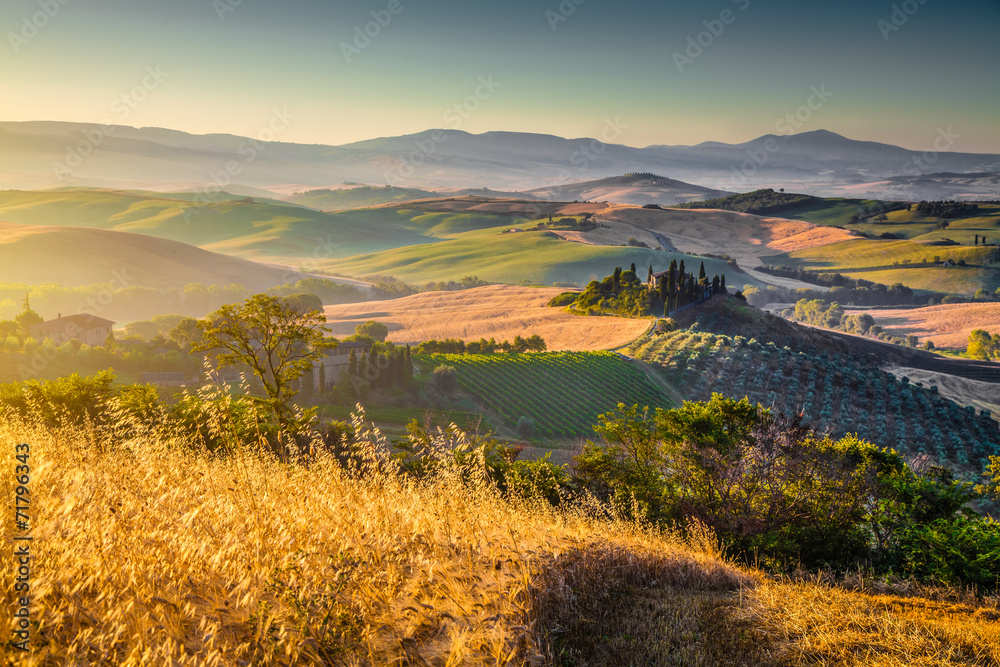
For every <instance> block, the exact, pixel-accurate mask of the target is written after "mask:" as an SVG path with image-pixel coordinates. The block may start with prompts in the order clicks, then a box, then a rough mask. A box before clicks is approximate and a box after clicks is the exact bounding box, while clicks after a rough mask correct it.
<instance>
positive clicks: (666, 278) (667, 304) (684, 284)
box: [649, 259, 728, 316]
mask: <svg viewBox="0 0 1000 667" xmlns="http://www.w3.org/2000/svg"><path fill="white" fill-rule="evenodd" d="M649 276H650V278H651V279H652V278H653V273H652V267H650V273H649ZM727 293H728V291H727V289H726V274H722V275H721V276H719V275H715V276H713V277H712V279H711V280H709V279H708V274H706V273H705V262H702V263H701V266H700V267H699V269H698V276H697V277H695V275H694V273H688V272H687V270H686V269H685V266H684V260H683V259H682V260H681V261H680V264H678V263H677V260H671V262H670V266H669V267H668V268H667V270H666V271H665V272H664V273H662V274H661V275H659V276H658V277H656V290H655V291H654V292H653V294H654V298H656V299H657V300H658V301H659V302H660V303H662V304H663V315H664V316H666V315H669V314H670V313H672V312H674V311H676V310H679V309H680V308H683V307H684V306H686V305H690V304H693V303H699V302H701V301H704V300H705V299H708V298H711V297H712V296H714V295H716V294H727Z"/></svg>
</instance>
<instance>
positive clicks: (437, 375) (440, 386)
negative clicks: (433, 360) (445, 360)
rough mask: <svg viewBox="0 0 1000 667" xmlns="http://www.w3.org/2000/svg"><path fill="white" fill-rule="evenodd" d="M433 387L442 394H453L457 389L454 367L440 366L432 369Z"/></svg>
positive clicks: (456, 375) (456, 376)
mask: <svg viewBox="0 0 1000 667" xmlns="http://www.w3.org/2000/svg"><path fill="white" fill-rule="evenodd" d="M434 386H435V387H436V388H437V390H438V391H440V392H441V393H442V394H453V393H455V390H456V389H458V373H457V372H456V371H455V367H454V366H446V365H444V364H442V365H441V366H438V367H437V368H435V369H434Z"/></svg>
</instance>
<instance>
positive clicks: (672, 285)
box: [667, 262, 677, 294]
mask: <svg viewBox="0 0 1000 667" xmlns="http://www.w3.org/2000/svg"><path fill="white" fill-rule="evenodd" d="M676 291H677V262H670V268H669V269H667V294H673V293H674V292H676Z"/></svg>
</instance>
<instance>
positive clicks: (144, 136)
mask: <svg viewBox="0 0 1000 667" xmlns="http://www.w3.org/2000/svg"><path fill="white" fill-rule="evenodd" d="M932 139H933V138H932ZM932 143H933V142H932ZM632 172H649V173H652V174H662V175H663V176H665V177H668V178H670V179H676V180H677V181H682V182H684V181H686V182H689V183H695V184H698V185H699V186H701V187H703V188H705V189H707V190H723V191H745V190H751V189H754V188H756V187H763V186H766V187H785V188H787V189H795V190H797V191H803V192H808V193H810V194H818V195H824V194H845V193H847V192H850V193H851V196H861V195H865V196H872V195H877V196H892V195H893V193H894V192H898V193H899V195H898V196H900V197H907V198H913V199H917V198H925V197H923V196H922V193H923V192H924V189H925V188H926V189H927V191H929V192H930V191H933V192H937V191H938V189H937V188H938V186H937V183H938V179H936V178H935V177H934V176H929V175H927V174H930V173H932V172H933V173H934V174H941V173H949V172H950V173H951V176H950V177H949V178H951V177H953V176H954V175H955V174H959V175H961V174H966V173H976V174H987V175H994V176H995V174H996V173H998V172H1000V155H995V154H979V153H952V152H934V151H930V152H928V153H922V152H919V151H911V150H908V149H904V148H900V147H898V146H892V145H889V144H881V143H876V142H870V141H855V140H852V139H848V138H846V137H843V136H840V135H838V134H835V133H833V132H828V131H825V130H817V131H814V132H805V133H801V134H794V135H785V136H778V135H765V136H762V137H759V138H757V139H754V140H752V141H749V142H746V143H742V144H724V143H718V142H707V143H702V144H698V145H696V146H648V147H646V148H633V147H629V146H624V145H620V144H606V143H602V142H601V141H598V140H596V139H588V138H581V139H564V138H561V137H556V136H552V135H545V134H528V133H519V132H486V133H483V134H469V133H468V132H462V131H458V130H427V131H425V132H421V133H418V134H412V135H405V136H400V137H384V138H379V139H371V140H368V141H361V142H356V143H352V144H345V145H343V146H324V145H318V144H311V145H310V144H294V143H282V142H261V141H257V140H255V139H252V138H247V137H239V136H235V135H227V134H211V135H192V134H187V133H184V132H178V131H174V130H166V129H159V128H138V129H137V128H132V127H124V126H111V127H102V126H99V125H92V124H83V123H63V122H45V121H38V122H22V123H9V122H8V123H0V187H5V188H20V189H32V188H43V187H54V186H59V185H90V186H97V187H119V188H145V189H155V190H161V191H167V190H183V189H191V188H195V187H201V188H204V187H212V188H222V189H225V190H227V191H229V192H237V193H239V192H245V193H246V194H250V195H260V194H261V192H260V191H261V190H266V191H267V192H270V193H277V194H284V195H291V194H292V193H293V192H301V191H303V190H309V189H315V188H325V187H332V186H340V185H341V184H343V183H344V182H345V181H351V182H362V183H367V184H371V185H384V184H389V185H396V186H406V187H415V188H421V189H424V190H429V191H441V190H443V189H447V188H477V189H481V188H484V187H485V188H491V189H496V190H507V191H509V190H518V191H520V190H527V189H537V188H545V189H547V190H550V191H551V190H552V189H553V188H556V189H559V188H563V189H565V187H566V186H568V185H569V184H573V183H579V182H586V181H592V180H596V179H603V178H607V177H609V176H617V175H621V174H624V173H632ZM963 185H964V186H965V187H963V188H958V189H959V190H961V189H964V190H967V191H968V192H966V193H965V194H967V195H969V196H971V197H987V196H989V197H993V198H996V197H998V196H1000V195H998V192H997V190H998V188H997V185H996V183H995V179H993V181H990V179H989V178H985V179H984V178H978V179H973V180H972V181H970V182H969V183H967V184H963ZM241 188H243V190H241ZM682 189H684V188H682ZM945 191H948V190H947V188H945Z"/></svg>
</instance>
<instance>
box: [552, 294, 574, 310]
mask: <svg viewBox="0 0 1000 667" xmlns="http://www.w3.org/2000/svg"><path fill="white" fill-rule="evenodd" d="M578 296H580V293H579V292H563V293H562V294H557V295H556V296H554V297H552V298H551V299H549V303H548V305H549V306H551V307H553V308H561V307H563V306H568V305H570V304H572V303H575V302H576V297H578Z"/></svg>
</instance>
